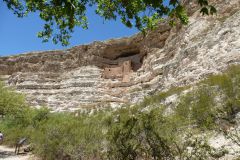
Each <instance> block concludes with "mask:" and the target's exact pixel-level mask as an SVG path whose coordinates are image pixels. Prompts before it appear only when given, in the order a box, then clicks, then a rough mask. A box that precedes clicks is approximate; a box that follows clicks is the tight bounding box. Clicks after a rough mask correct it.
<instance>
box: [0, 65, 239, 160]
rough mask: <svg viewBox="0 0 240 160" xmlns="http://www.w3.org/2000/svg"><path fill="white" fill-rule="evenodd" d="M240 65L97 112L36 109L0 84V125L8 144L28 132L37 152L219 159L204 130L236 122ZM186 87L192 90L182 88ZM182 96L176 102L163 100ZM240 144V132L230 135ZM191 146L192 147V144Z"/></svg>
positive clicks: (120, 159)
mask: <svg viewBox="0 0 240 160" xmlns="http://www.w3.org/2000/svg"><path fill="white" fill-rule="evenodd" d="M239 82H240V66H232V67H230V68H229V69H228V70H227V71H226V72H225V73H224V74H220V75H213V76H210V77H208V78H207V79H205V80H204V81H202V82H200V83H198V84H197V85H196V86H194V87H190V86H188V87H179V88H172V89H170V90H169V91H167V92H161V93H158V94H156V95H154V96H151V97H146V98H145V100H144V101H143V102H141V103H139V104H137V105H133V106H123V107H122V108H120V109H118V110H115V111H113V110H111V109H109V110H103V111H98V112H94V113H91V114H90V113H81V114H79V115H78V116H75V115H74V114H72V113H51V112H50V111H49V110H48V109H46V108H42V109H39V110H37V109H32V108H30V107H28V106H27V105H26V103H25V102H24V98H23V96H22V95H20V94H17V93H14V92H13V91H12V90H9V89H7V88H5V87H4V86H3V85H2V84H1V85H0V111H1V112H0V113H1V119H0V121H1V123H0V130H1V131H3V132H4V133H5V141H4V143H5V144H9V145H13V144H14V143H15V142H16V140H17V139H18V138H20V137H28V139H29V142H30V143H31V145H32V147H33V148H34V153H35V154H36V155H38V156H39V157H42V158H43V159H46V160H48V159H49V160H52V159H117V160H135V159H176V157H178V158H179V159H180V160H183V159H191V160H192V159H193V160H194V159H195V160H200V159H207V158H209V157H213V158H216V159H218V158H219V157H221V156H223V155H224V154H225V153H226V151H216V150H215V149H213V148H212V147H210V146H209V145H208V144H207V137H206V136H204V137H203V136H202V135H201V133H203V132H204V133H207V132H209V131H214V130H217V131H219V130H223V131H225V132H227V130H224V128H223V127H222V126H221V123H219V122H221V121H223V120H224V121H227V122H228V123H229V124H231V125H235V116H236V114H237V113H238V112H239V111H240V90H239V89H240V83H239ZM183 90H187V92H182V91H183ZM172 95H177V96H178V101H177V102H175V103H176V104H174V105H171V106H166V105H165V103H164V101H165V100H166V98H168V97H169V96H172ZM227 135H229V136H230V138H231V139H234V140H235V143H238V144H240V142H239V141H238V140H239V137H240V136H239V135H238V134H234V136H233V135H231V134H227ZM189 147H190V148H191V149H189Z"/></svg>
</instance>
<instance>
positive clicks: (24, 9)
mask: <svg viewBox="0 0 240 160" xmlns="http://www.w3.org/2000/svg"><path fill="white" fill-rule="evenodd" d="M3 1H4V2H5V3H6V4H7V7H8V8H9V9H10V10H12V11H13V13H14V14H16V15H17V16H18V17H25V16H27V15H28V14H29V13H33V12H37V13H39V16H40V18H41V19H42V20H43V21H45V24H44V28H43V31H41V32H39V33H38V37H40V38H42V39H43V42H47V41H48V40H49V39H51V40H52V41H53V42H54V43H58V42H61V43H62V45H68V44H69V39H70V38H71V33H72V32H73V31H74V28H75V27H76V26H79V27H81V28H83V29H87V28H88V20H87V16H86V10H87V9H88V8H89V7H93V8H94V9H95V12H96V14H98V15H99V16H101V17H102V18H103V19H104V20H116V18H117V17H119V18H120V19H121V21H122V23H123V24H124V25H126V26H127V27H136V28H138V29H139V30H140V31H143V32H145V31H146V29H153V28H154V27H155V26H156V24H157V23H158V22H159V21H160V20H163V17H169V18H170V23H171V24H175V23H176V21H180V22H181V23H183V24H187V23H188V16H187V13H186V10H185V7H184V6H183V4H181V2H180V0H167V1H166V0H3ZM195 1H196V3H198V4H199V5H200V6H201V7H202V9H201V13H202V14H203V15H204V14H207V15H208V14H213V13H215V12H216V9H215V8H214V7H213V6H212V5H209V4H208V0H195Z"/></svg>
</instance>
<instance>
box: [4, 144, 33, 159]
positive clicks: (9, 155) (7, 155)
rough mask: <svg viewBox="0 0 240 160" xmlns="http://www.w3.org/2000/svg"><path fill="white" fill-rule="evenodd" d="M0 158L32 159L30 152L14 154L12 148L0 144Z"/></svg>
mask: <svg viewBox="0 0 240 160" xmlns="http://www.w3.org/2000/svg"><path fill="white" fill-rule="evenodd" d="M0 159H4V160H34V158H33V156H32V155H31V154H27V153H20V154H18V155H16V154H15V153H14V148H9V147H6V146H0Z"/></svg>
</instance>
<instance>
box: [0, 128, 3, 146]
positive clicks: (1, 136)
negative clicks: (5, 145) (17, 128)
mask: <svg viewBox="0 0 240 160" xmlns="http://www.w3.org/2000/svg"><path fill="white" fill-rule="evenodd" d="M2 142H3V133H2V131H0V144H2Z"/></svg>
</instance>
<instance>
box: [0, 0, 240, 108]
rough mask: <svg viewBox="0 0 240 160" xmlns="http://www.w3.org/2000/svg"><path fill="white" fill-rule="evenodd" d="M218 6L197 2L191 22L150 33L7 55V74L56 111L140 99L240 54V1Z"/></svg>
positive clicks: (3, 69)
mask: <svg viewBox="0 0 240 160" xmlns="http://www.w3.org/2000/svg"><path fill="white" fill-rule="evenodd" d="M215 6H216V7H217V9H218V14H217V15H214V16H207V17H206V16H204V17H203V16H201V15H200V13H199V11H198V10H197V9H196V8H194V7H193V8H194V9H193V8H191V11H189V12H190V14H191V16H190V23H189V25H188V26H177V27H174V28H171V27H169V26H168V25H167V24H161V25H159V27H158V28H157V29H156V30H154V31H152V32H150V33H148V34H147V35H146V37H143V36H142V35H141V34H137V35H134V36H132V37H128V38H121V39H112V40H108V41H104V42H93V43H92V44H88V45H81V46H76V47H73V48H71V49H68V50H62V51H46V52H33V53H27V54H22V55H17V56H10V57H0V76H1V79H2V80H4V81H5V82H6V84H8V85H10V86H14V87H16V89H17V90H18V91H19V92H22V93H24V94H26V97H27V100H28V102H29V103H30V104H31V105H34V106H42V105H46V106H49V107H51V108H52V109H53V110H55V111H65V110H68V111H73V110H78V109H85V108H97V109H99V108H101V107H108V106H112V107H114V106H119V105H121V104H125V103H135V102H138V101H140V100H141V99H142V98H143V97H144V96H147V95H149V94H153V93H154V92H156V91H161V90H166V89H168V88H170V87H171V86H181V85H188V84H191V83H195V82H197V81H199V80H200V79H202V78H204V77H205V76H206V75H209V74H214V73H219V72H221V71H223V70H224V69H225V68H226V67H227V66H228V65H231V64H235V63H239V62H240V38H239V37H240V1H239V0H219V1H217V2H216V5H215ZM124 65H126V66H124Z"/></svg>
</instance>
